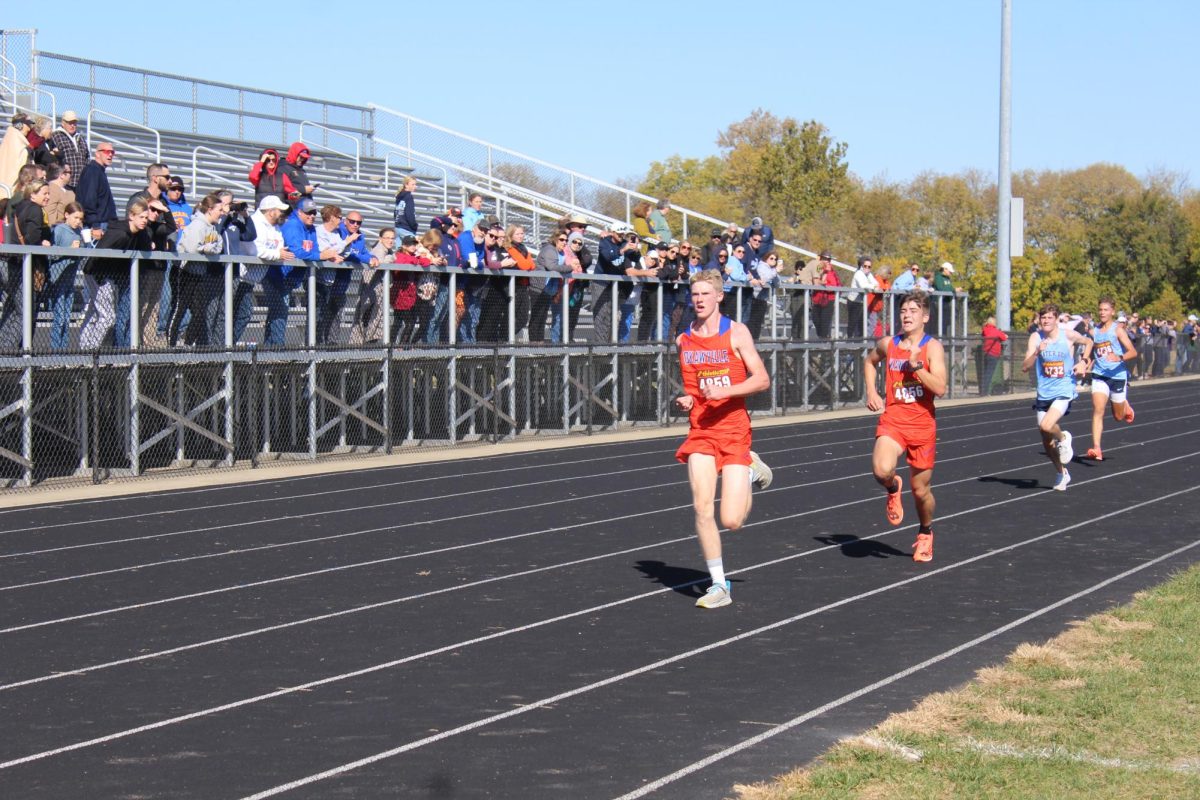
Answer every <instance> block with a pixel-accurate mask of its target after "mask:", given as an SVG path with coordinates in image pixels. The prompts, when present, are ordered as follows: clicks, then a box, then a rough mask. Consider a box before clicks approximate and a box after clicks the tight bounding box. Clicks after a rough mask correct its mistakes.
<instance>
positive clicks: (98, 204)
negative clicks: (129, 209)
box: [75, 142, 117, 239]
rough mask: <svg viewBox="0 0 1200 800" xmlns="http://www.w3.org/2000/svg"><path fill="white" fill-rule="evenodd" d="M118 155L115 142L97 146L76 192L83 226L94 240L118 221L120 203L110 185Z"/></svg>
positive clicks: (81, 176) (80, 178) (80, 177)
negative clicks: (112, 168)
mask: <svg viewBox="0 0 1200 800" xmlns="http://www.w3.org/2000/svg"><path fill="white" fill-rule="evenodd" d="M116 154H117V150H116V148H115V147H113V145H112V142H100V144H98V145H96V153H95V155H94V156H93V157H92V160H91V161H89V162H88V163H87V166H86V167H84V168H83V174H82V175H80V176H79V183H78V184H77V185H76V188H75V200H76V201H77V202H78V203H79V205H81V206H83V225H84V227H85V228H87V229H89V230H90V231H91V237H92V238H93V239H99V238H100V237H101V236H103V235H104V231H105V229H107V228H108V224H109V223H110V222H114V221H116V219H117V202H116V200H114V199H113V193H112V187H111V186H109V185H108V168H109V167H110V166H111V165H112V162H113V158H114V157H116Z"/></svg>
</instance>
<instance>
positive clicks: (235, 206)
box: [229, 200, 250, 214]
mask: <svg viewBox="0 0 1200 800" xmlns="http://www.w3.org/2000/svg"><path fill="white" fill-rule="evenodd" d="M249 207H250V204H249V203H247V202H246V201H245V200H239V201H237V202H236V203H232V204H231V205H230V206H229V209H230V210H231V211H232V212H233V213H235V214H245V213H246V210H247V209H248V208H249Z"/></svg>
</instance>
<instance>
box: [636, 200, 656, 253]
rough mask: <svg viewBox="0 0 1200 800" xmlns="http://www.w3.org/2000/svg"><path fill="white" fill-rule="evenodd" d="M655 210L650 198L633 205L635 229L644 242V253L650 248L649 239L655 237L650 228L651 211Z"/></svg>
mask: <svg viewBox="0 0 1200 800" xmlns="http://www.w3.org/2000/svg"><path fill="white" fill-rule="evenodd" d="M653 210H654V205H653V204H652V203H651V202H650V201H649V200H643V201H642V202H640V203H638V204H637V205H636V206H634V207H633V212H632V213H633V231H634V233H636V234H637V235H638V239H639V240H640V241H641V243H642V255H646V251H647V250H648V249H649V248H650V245H649V240H651V239H653V238H654V233H653V232H651V230H650V213H651V212H652V211H653Z"/></svg>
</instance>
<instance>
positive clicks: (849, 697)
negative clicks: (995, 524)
mask: <svg viewBox="0 0 1200 800" xmlns="http://www.w3.org/2000/svg"><path fill="white" fill-rule="evenodd" d="M1195 488H1197V487H1192V489H1184V490H1182V492H1176V493H1175V494H1182V493H1184V492H1190V491H1192V490H1193V489H1195ZM1172 496H1173V495H1166V496H1164V497H1162V498H1158V499H1160V500H1165V499H1167V498H1169V497H1172ZM1151 502H1157V501H1151ZM1141 505H1144V504H1143V503H1139V504H1138V505H1137V506H1132V508H1138V507H1139V506H1141ZM1113 513H1114V514H1119V513H1123V512H1120V511H1118V512H1113ZM1090 522H1091V521H1089V523H1090ZM1072 527H1079V526H1078V525H1075V526H1072ZM1064 530H1069V529H1064ZM1198 545H1200V540H1197V541H1195V542H1192V543H1191V544H1185V545H1183V546H1182V547H1177V548H1176V549H1174V550H1172V551H1171V552H1169V553H1164V554H1163V555H1161V556H1158V557H1157V558H1154V559H1151V560H1150V561H1146V562H1144V563H1142V564H1138V565H1137V566H1136V567H1131V568H1130V569H1127V570H1125V571H1124V572H1122V573H1120V574H1117V575H1113V576H1112V577H1111V578H1105V579H1104V580H1102V581H1100V582H1099V583H1096V584H1093V585H1092V586H1089V587H1088V588H1086V589H1082V590H1080V591H1078V592H1075V593H1074V594H1072V595H1069V596H1067V597H1064V598H1063V599H1061V600H1058V601H1056V602H1053V603H1051V604H1050V605H1047V606H1043V607H1041V608H1039V609H1037V610H1036V611H1032V612H1030V613H1028V614H1026V615H1025V616H1023V617H1020V618H1019V619H1015V620H1013V621H1012V622H1009V623H1007V624H1005V625H1001V626H1000V627H998V628H993V629H992V630H990V631H988V632H987V633H985V634H983V635H981V636H976V637H975V638H974V639H971V640H970V641H967V642H963V643H962V644H960V645H958V646H957V647H952V648H950V649H949V650H944V651H942V652H941V653H938V654H937V655H935V656H932V657H931V658H927V659H925V660H924V661H921V662H919V663H917V664H913V665H912V666H911V667H908V668H907V669H903V670H900V671H899V672H895V673H892V674H891V675H889V676H887V677H886V678H882V679H880V680H878V681H875V682H874V683H872V684H869V685H867V686H864V687H862V688H861V689H857V690H855V691H853V692H850V693H849V694H844V695H842V696H841V697H839V698H837V699H836V700H831V701H829V702H828V703H826V704H824V705H822V706H819V707H817V708H814V709H813V710H811V711H808V712H806V713H804V714H801V715H800V716H798V717H794V718H792V719H790V720H788V721H787V722H784V723H782V724H781V725H777V726H776V727H774V728H771V729H770V730H766V731H763V732H762V733H760V734H758V735H757V736H752V737H750V738H749V739H746V740H744V741H742V742H739V743H738V744H736V745H734V746H732V747H727V748H725V749H724V750H721V751H720V752H717V753H713V754H712V755H710V756H708V757H707V758H703V759H701V760H699V761H696V762H694V763H692V764H689V765H688V766H686V767H684V768H682V769H679V770H676V771H675V772H672V773H671V774H670V775H666V776H664V777H662V778H659V779H658V780H655V781H652V782H650V783H648V784H645V785H644V786H642V787H641V788H639V789H637V790H635V791H632V792H629V793H628V794H623V795H621V796H620V797H619V798H617V800H635V799H636V798H639V797H645V796H646V795H648V794H650V793H651V792H655V791H658V790H659V789H661V788H663V787H664V786H666V785H667V784H670V783H674V782H675V781H677V780H679V779H680V778H686V777H687V776H689V775H692V774H693V773H696V772H699V771H700V770H702V769H704V768H705V767H708V766H711V765H712V764H715V763H716V762H718V761H721V760H723V759H726V758H728V757H729V756H732V755H734V754H736V753H740V752H742V751H743V750H746V749H749V748H751V747H753V746H755V745H757V744H760V743H762V742H764V741H766V740H767V739H770V738H772V737H774V736H778V735H779V734H781V733H784V732H785V731H789V730H791V729H792V728H795V727H796V726H798V725H803V724H804V723H805V722H808V721H809V720H811V719H814V718H816V717H819V716H821V715H823V714H826V713H828V712H830V711H832V710H834V709H836V708H838V707H840V706H844V705H846V704H847V703H850V702H853V701H855V700H857V699H858V698H860V697H863V696H864V695H868V694H870V693H871V692H874V691H876V690H877V689H882V688H883V687H885V686H888V685H890V684H893V683H895V682H896V681H900V680H903V679H904V678H907V677H908V676H910V675H913V674H914V673H917V672H920V671H921V670H923V669H928V668H929V667H932V666H934V665H936V664H938V663H940V662H942V661H945V660H946V659H948V658H953V657H954V656H956V655H958V654H959V653H962V652H965V651H967V650H970V649H971V648H973V647H976V646H978V645H981V644H983V643H985V642H988V641H990V640H992V639H995V638H996V637H997V636H1000V635H1002V634H1005V633H1007V632H1009V631H1011V630H1013V629H1014V628H1017V627H1020V626H1021V625H1024V624H1025V623H1026V622H1029V621H1030V620H1034V619H1037V618H1038V617H1041V616H1044V615H1046V614H1048V613H1050V612H1051V611H1055V610H1057V609H1059V608H1062V607H1063V606H1066V605H1069V604H1071V603H1073V602H1075V601H1076V600H1079V599H1081V598H1083V597H1087V596H1088V595H1089V594H1093V593H1095V592H1098V591H1100V590H1101V589H1104V588H1105V587H1107V586H1111V585H1112V584H1114V583H1116V582H1118V581H1122V580H1124V579H1125V578H1128V577H1129V576H1130V575H1134V574H1136V573H1138V572H1141V571H1142V570H1144V569H1148V568H1150V567H1153V566H1156V565H1158V564H1161V563H1162V562H1164V561H1166V560H1168V559H1171V558H1174V557H1175V556H1178V555H1180V554H1182V553H1186V552H1187V551H1188V550H1191V549H1192V548H1193V547H1196V546H1198ZM310 782H311V781H310ZM293 783H294V784H295V785H296V786H300V785H303V784H300V783H297V782H294V781H293ZM285 786H288V788H294V787H293V786H291V785H289V784H285ZM275 793H276V794H278V792H275ZM268 796H269V795H268V794H266V793H260V794H257V795H254V797H268Z"/></svg>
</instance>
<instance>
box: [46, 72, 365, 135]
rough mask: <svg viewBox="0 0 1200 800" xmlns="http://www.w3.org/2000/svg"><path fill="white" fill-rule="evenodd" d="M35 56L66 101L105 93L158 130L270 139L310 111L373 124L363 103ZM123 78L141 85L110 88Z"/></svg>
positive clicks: (340, 121)
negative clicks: (136, 112)
mask: <svg viewBox="0 0 1200 800" xmlns="http://www.w3.org/2000/svg"><path fill="white" fill-rule="evenodd" d="M37 63H38V69H37V82H38V83H39V84H40V85H44V86H49V87H52V88H55V89H58V90H59V91H60V93H61V94H63V95H65V96H66V102H67V105H68V106H70V105H76V107H92V106H94V105H96V100H97V98H110V99H111V100H112V101H113V103H111V104H109V105H113V106H121V107H122V108H124V107H128V108H129V109H130V110H131V113H132V109H134V108H137V109H138V110H139V111H140V114H141V117H142V122H143V123H144V124H146V125H150V126H152V127H155V128H159V129H164V130H178V131H189V132H191V133H202V134H210V135H213V136H221V137H228V138H237V139H240V140H243V141H271V140H273V139H275V137H276V135H278V136H279V137H280V140H281V141H290V140H292V139H293V138H296V137H294V136H293V135H292V134H293V133H294V132H295V131H296V130H297V126H298V125H299V124H300V123H301V122H302V121H303V120H311V119H316V120H319V121H320V122H321V123H322V124H325V125H335V126H337V127H338V128H340V129H341V130H344V131H346V130H350V131H354V132H356V133H358V134H359V135H361V136H362V137H363V138H364V140H365V138H366V137H367V136H369V135H370V134H371V131H372V130H373V127H374V125H373V123H372V117H373V112H372V111H371V109H369V108H367V107H365V106H356V105H352V104H349V103H339V102H336V101H329V100H321V99H318V98H312V97H306V96H303V95H295V94H287V93H283V92H276V91H271V90H266V89H256V88H252V87H247V86H238V85H235V84H229V83H221V82H218V81H209V80H203V79H198V78H195V77H193V76H189V75H179V74H173V73H168V72H158V71H154V70H146V69H139V68H136V67H129V66H124V65H120V64H112V63H107V62H102V61H94V60H90V59H84V58H78V57H75V56H70V55H64V54H60V53H50V52H45V51H40V52H38V53H37ZM130 85H134V86H139V87H140V91H125V90H123V89H118V88H115V87H118V86H130Z"/></svg>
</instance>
